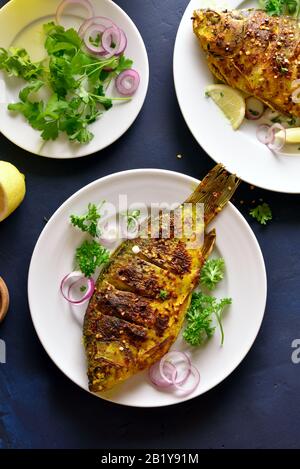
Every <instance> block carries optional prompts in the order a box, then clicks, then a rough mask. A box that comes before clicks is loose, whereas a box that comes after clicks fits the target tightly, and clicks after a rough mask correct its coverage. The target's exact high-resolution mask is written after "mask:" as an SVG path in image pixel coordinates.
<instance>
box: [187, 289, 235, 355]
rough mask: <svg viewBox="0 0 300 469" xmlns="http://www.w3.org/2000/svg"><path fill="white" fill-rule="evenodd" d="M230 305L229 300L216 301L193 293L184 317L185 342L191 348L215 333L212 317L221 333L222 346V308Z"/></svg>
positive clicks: (222, 341) (201, 294)
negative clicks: (214, 318)
mask: <svg viewBox="0 0 300 469" xmlns="http://www.w3.org/2000/svg"><path fill="white" fill-rule="evenodd" d="M231 303H232V300H231V298H223V299H221V300H220V301H218V300H217V298H215V297H213V296H207V295H204V294H203V293H202V292H194V293H193V294H192V300H191V304H190V307H189V309H188V312H187V315H186V319H187V326H186V328H185V330H184V331H183V338H184V339H185V340H186V342H188V343H189V344H190V345H192V346H197V345H201V344H202V343H203V342H205V340H207V339H209V338H210V337H212V336H213V335H214V332H215V326H214V325H213V316H215V317H216V319H217V322H218V325H219V327H220V331H221V345H223V343H224V331H223V325H222V313H223V310H224V308H225V307H226V306H227V305H230V304H231Z"/></svg>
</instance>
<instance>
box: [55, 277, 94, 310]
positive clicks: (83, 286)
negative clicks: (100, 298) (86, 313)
mask: <svg viewBox="0 0 300 469" xmlns="http://www.w3.org/2000/svg"><path fill="white" fill-rule="evenodd" d="M94 290H95V282H94V280H93V279H92V278H86V277H85V276H84V275H83V274H82V273H81V272H79V271H75V272H71V273H70V274H68V275H66V276H65V277H64V278H63V279H62V281H61V284H60V291H61V293H62V296H63V297H64V298H65V300H67V301H68V302H69V303H71V304H73V305H77V306H79V305H82V304H83V303H85V302H86V301H88V300H89V299H90V298H91V297H92V295H93V293H94Z"/></svg>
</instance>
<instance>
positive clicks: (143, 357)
mask: <svg viewBox="0 0 300 469" xmlns="http://www.w3.org/2000/svg"><path fill="white" fill-rule="evenodd" d="M238 184H239V180H238V179H237V178H236V177H235V176H233V175H229V174H228V173H227V172H226V171H225V170H224V169H223V167H222V166H221V165H217V166H216V167H215V168H214V169H213V170H212V171H211V172H210V173H209V174H208V175H207V176H206V177H205V178H204V179H203V181H202V183H201V184H200V185H199V186H198V187H197V189H196V190H195V192H194V193H193V194H192V195H191V196H190V197H189V198H188V200H187V201H186V202H187V203H189V205H188V209H189V210H190V211H191V213H190V215H191V217H190V219H191V220H192V232H191V233H190V234H189V237H181V238H180V239H179V238H176V237H175V235H174V229H173V228H174V213H173V214H172V213H171V223H170V225H171V229H170V236H169V237H168V238H163V237H161V236H160V237H158V238H151V237H145V238H144V237H139V238H137V239H134V240H127V241H124V242H123V243H122V244H121V246H120V247H119V248H118V249H117V250H116V252H115V253H114V254H113V255H112V257H111V260H110V263H109V265H108V266H107V268H106V269H105V270H104V271H103V272H102V273H101V275H100V277H99V279H98V282H97V285H96V290H95V293H94V295H93V297H92V299H91V301H90V304H89V306H88V309H87V312H86V315H85V321H84V344H85V348H86V355H87V363H88V378H89V388H90V390H91V391H93V392H99V391H106V390H108V389H111V388H112V387H114V386H115V385H116V384H118V383H120V382H122V381H124V380H126V379H127V378H129V377H130V376H132V375H134V374H135V373H137V372H138V371H140V370H143V369H145V368H148V367H150V366H151V365H152V364H153V363H155V362H156V361H158V360H159V359H160V358H161V357H162V356H163V355H164V354H165V353H166V352H167V351H168V350H169V348H170V347H171V345H172V344H173V342H174V341H175V340H176V338H177V336H178V334H179V331H180V329H181V327H182V323H183V320H184V317H185V313H186V310H187V308H188V306H189V303H190V298H191V293H192V291H193V290H194V288H195V286H196V285H197V282H198V279H199V274H200V270H201V268H202V266H203V263H204V261H205V259H206V258H207V257H208V256H209V254H210V252H211V250H212V249H213V246H214V243H215V239H216V233H215V231H214V230H212V231H211V232H209V233H208V234H205V236H204V241H203V244H200V245H199V246H196V245H194V243H193V240H194V239H196V238H197V236H198V235H199V234H200V231H198V232H197V230H201V234H203V224H202V225H201V226H200V224H199V223H198V224H196V223H194V221H195V217H196V211H195V208H196V204H197V203H203V204H204V224H205V226H206V225H208V224H209V223H210V221H211V220H212V219H213V218H214V217H215V215H216V214H217V213H218V212H220V211H221V210H222V208H223V207H224V206H225V205H226V203H227V202H228V200H229V199H230V198H231V196H232V195H233V193H234V192H235V190H236V188H237V186H238ZM184 216H186V214H184ZM160 221H163V220H161V219H160ZM146 228H147V229H148V225H146ZM147 229H146V231H147ZM133 246H138V247H139V252H138V253H137V254H135V253H134V252H133V250H132V248H133Z"/></svg>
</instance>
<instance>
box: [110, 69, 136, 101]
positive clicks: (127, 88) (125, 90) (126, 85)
mask: <svg viewBox="0 0 300 469" xmlns="http://www.w3.org/2000/svg"><path fill="white" fill-rule="evenodd" d="M139 84H140V75H139V74H138V72H137V71H136V70H133V69H129V70H124V72H122V73H120V75H119V76H118V78H117V79H116V87H117V90H118V92H119V93H120V94H122V95H124V96H132V95H133V94H134V93H135V92H136V90H137V89H138V87H139Z"/></svg>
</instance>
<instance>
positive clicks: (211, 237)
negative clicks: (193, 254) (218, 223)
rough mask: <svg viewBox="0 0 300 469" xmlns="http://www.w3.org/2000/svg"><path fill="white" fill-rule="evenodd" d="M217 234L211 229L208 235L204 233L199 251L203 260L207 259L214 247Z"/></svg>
mask: <svg viewBox="0 0 300 469" xmlns="http://www.w3.org/2000/svg"><path fill="white" fill-rule="evenodd" d="M216 238H217V234H216V230H215V229H213V230H211V231H210V232H209V233H205V236H204V243H203V246H202V249H201V254H202V257H203V259H204V260H206V259H208V258H209V256H210V255H211V253H212V250H213V248H214V246H215V242H216Z"/></svg>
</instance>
